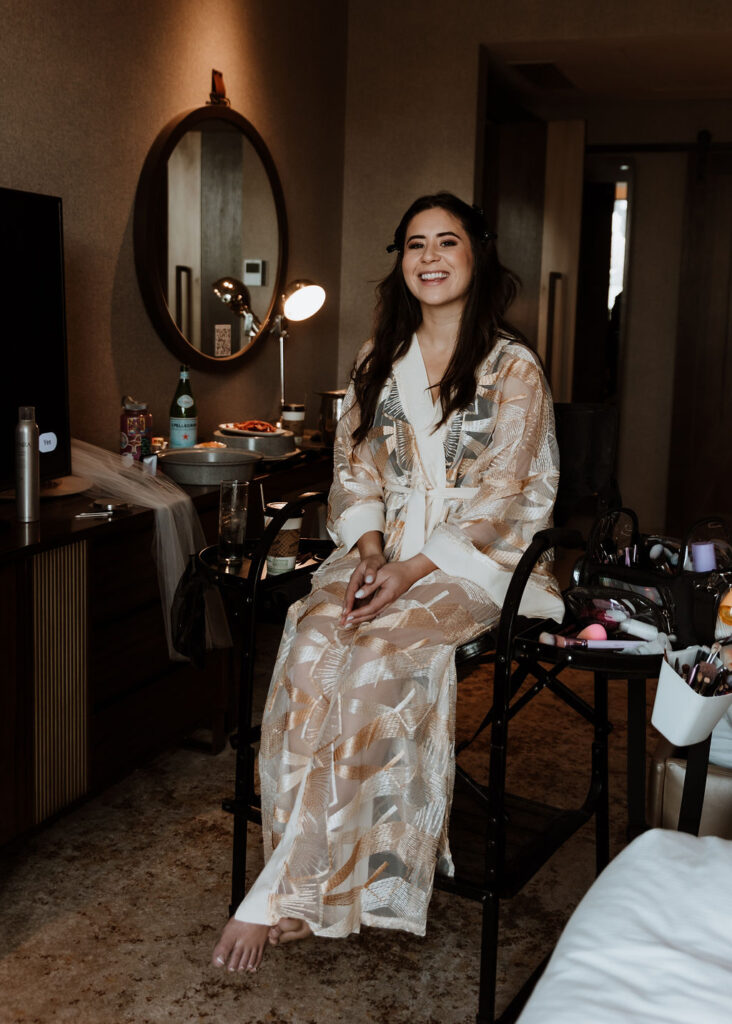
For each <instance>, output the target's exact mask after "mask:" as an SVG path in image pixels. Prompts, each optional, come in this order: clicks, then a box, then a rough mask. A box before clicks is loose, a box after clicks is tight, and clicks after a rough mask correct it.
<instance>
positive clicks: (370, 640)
mask: <svg viewBox="0 0 732 1024" xmlns="http://www.w3.org/2000/svg"><path fill="white" fill-rule="evenodd" d="M428 384H429V382H428V379H427V373H426V370H425V366H424V363H423V361H422V356H421V353H420V349H419V345H418V343H417V340H416V337H415V338H413V339H412V344H411V346H410V349H409V351H408V353H407V354H406V355H405V356H404V357H403V358H402V359H401V360H399V361H398V362H397V363H396V364H395V366H394V367H393V370H392V373H391V375H390V377H389V379H388V380H387V381H386V383H385V385H384V387H383V389H382V392H381V395H380V397H379V401H378V405H377V410H376V416H375V420H374V425H373V427H372V429H371V430H370V431H369V434H368V436H367V438H366V439H365V440H364V441H362V442H361V443H360V444H358V445H356V446H354V445H353V442H352V440H351V434H352V432H353V429H354V427H355V426H356V424H357V422H358V416H359V410H358V407H357V406H356V404H355V400H354V393H353V388H351V389H350V390H349V392H348V394H347V396H346V401H345V405H344V408H345V412H344V414H343V416H342V418H341V420H340V422H339V424H338V430H337V436H336V442H335V452H334V480H333V486H332V489H331V492H330V501H329V521H328V528H329V531H330V533H331V535H332V537H333V539H334V540H335V542H336V544H337V545H338V546H337V548H336V550H335V551H334V553H333V554H332V555H331V556H330V557H329V558H328V559H327V561H326V562H324V564H323V565H322V566H321V567H320V569H319V570H318V572H317V573H316V574H315V577H314V581H313V589H312V592H311V593H310V594H309V595H308V596H307V597H306V598H304V599H303V600H302V601H299V602H298V603H297V604H295V605H293V606H292V607H291V608H290V611H289V615H288V618H287V622H286V625H285V630H284V633H283V637H282V642H281V646H280V651H279V654H278V658H277V663H276V666H275V670H274V675H273V679H272V683H271V687H270V692H269V696H268V699H267V704H266V708H265V713H264V720H263V725H262V743H261V748H260V755H259V768H260V779H261V788H262V820H263V834H264V843H265V856H266V858H267V862H266V864H265V867H264V870H263V871H262V873H261V874H260V876H259V877H258V879H257V880H256V882H255V883H254V885H253V887H252V888H251V890H250V891H249V893H248V894H247V896H246V898H245V900H244V902H243V903H242V904H241V906H240V907H239V909H238V911H237V913H236V915H235V916H236V918H237V919H239V920H244V921H253V922H257V923H261V924H272V923H275V922H276V921H277V920H278V919H279V918H280V917H295V918H299V919H304V920H306V921H307V922H308V924H309V925H310V927H311V929H312V931H313V932H314V933H315V934H317V935H326V936H344V935H347V934H349V933H350V932H353V931H359V930H360V926H361V924H365V925H376V926H380V927H382V928H400V929H403V930H405V931H409V932H414V933H416V934H418V935H423V934H424V931H425V922H426V914H427V905H428V903H429V899H430V895H431V892H432V884H433V876H434V870H435V867H436V866H437V865H438V862H439V867H440V870H443V871H445V872H447V873H451V872H452V870H453V869H452V861H451V858H450V851H449V847H448V842H447V822H448V817H449V811H450V802H451V799H452V787H453V779H454V756H453V748H454V719H455V691H456V679H455V664H454V652H455V649H456V647H457V646H458V645H460V644H461V643H463V642H465V641H466V640H468V639H469V638H470V637H472V636H474V635H476V634H477V633H479V632H480V631H481V630H483V629H484V628H486V627H488V626H490V625H492V624H494V623H495V622H496V621H497V619H498V617H499V614H500V607H501V604H502V602H503V598H504V596H505V593H506V589H507V587H508V583H509V581H510V578H511V573H512V570H513V569H514V567H515V566H516V564H517V562H518V560H519V558H520V557H521V554H522V553H523V551H524V550H525V549H526V547H527V546H528V544H529V542H530V540H531V538H532V536H533V534H534V533H535V532H536V531H537V530H540V529H542V528H544V527H546V526H547V525H549V524H550V521H551V512H552V506H553V503H554V497H555V492H556V486H557V481H558V476H559V471H558V457H557V447H556V441H555V438H554V422H553V414H552V405H551V400H550V396H549V394H548V391H547V387H546V383H545V380H544V377H543V374H542V371H541V368H540V366H539V365H538V363H537V360H536V359H535V357H534V355H533V354H532V353H531V351H530V350H529V349H527V348H526V347H525V346H523V345H520V344H517V343H516V342H512V341H510V340H509V339H506V338H503V339H500V340H499V341H498V342H497V344H496V345H495V347H494V348H493V350H492V351H491V353H490V355H489V356H488V358H487V359H486V360H485V362H484V363H483V365H482V366H481V368H480V371H479V375H478V386H477V391H476V395H475V399H474V401H473V402H472V403H471V405H470V406H468V407H467V408H466V409H464V410H463V411H462V412H459V413H456V414H454V415H453V416H452V417H451V418H450V420H449V422H448V423H447V424H445V425H444V426H443V427H441V428H439V429H438V430H437V431H435V430H434V427H435V424H436V423H437V422H438V421H439V419H440V415H441V410H440V406H439V403H438V404H437V406H435V405H433V403H432V399H431V397H430V392H429V391H428V390H427V389H428ZM368 530H379V531H382V532H383V534H384V553H385V555H386V558H387V560H389V561H393V560H399V559H406V558H409V557H410V556H412V555H414V554H416V553H418V552H420V551H421V552H423V553H424V554H425V555H427V556H428V557H429V558H430V559H431V561H432V562H434V564H435V565H436V566H437V568H436V569H435V570H434V571H433V572H431V573H430V574H429V575H427V576H425V577H423V578H422V579H421V580H419V581H418V582H417V583H415V584H414V585H413V586H412V587H411V588H410V589H409V590H408V591H407V592H406V593H405V594H403V595H402V597H400V598H399V599H398V600H397V601H395V602H394V603H393V604H392V605H390V606H388V607H387V608H386V609H384V610H383V611H382V612H381V614H379V615H378V616H377V617H376V618H375V619H374V620H373V621H371V622H367V623H364V624H362V625H359V626H358V627H356V628H354V627H352V626H351V627H346V628H343V627H341V626H339V617H340V614H341V609H342V605H343V599H344V595H345V590H346V586H347V584H348V580H349V578H350V576H351V573H352V572H353V570H354V568H355V567H356V565H358V562H359V555H358V549H357V548H356V547H355V544H356V541H357V540H358V539H359V538H360V537H361V536H362V535H363V534H364V533H365V532H366V531H368ZM521 611H522V613H523V614H526V615H534V616H541V617H553V618H556V619H557V620H561V618H562V614H563V605H562V600H561V597H560V595H559V591H558V588H557V585H556V582H555V581H554V579H553V577H552V576H551V575H550V573H549V571H548V568H547V566H546V565H545V564H540V565H539V566H538V567H537V569H536V571H535V572H534V574H533V576H532V578H531V580H530V582H529V584H528V586H527V588H526V592H525V596H524V600H523V603H522V606H521Z"/></svg>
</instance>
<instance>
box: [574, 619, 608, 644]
mask: <svg viewBox="0 0 732 1024" xmlns="http://www.w3.org/2000/svg"><path fill="white" fill-rule="evenodd" d="M577 639H578V640H607V633H606V632H605V627H604V626H601V625H600V623H599V622H591V623H590V624H589V626H585V628H584V629H582V630H580V632H579V633H578V634H577Z"/></svg>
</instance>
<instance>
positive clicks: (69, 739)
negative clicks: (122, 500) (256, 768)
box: [0, 453, 330, 843]
mask: <svg viewBox="0 0 732 1024" xmlns="http://www.w3.org/2000/svg"><path fill="white" fill-rule="evenodd" d="M329 480H330V457H329V456H328V455H327V454H325V453H324V454H322V455H320V456H310V457H308V458H300V459H295V460H288V464H287V465H284V466H282V467H276V466H275V467H274V469H273V471H271V472H268V473H265V474H263V475H262V476H261V477H260V478H258V479H257V480H256V481H255V484H254V487H253V489H252V491H253V501H254V499H255V497H258V495H259V490H260V484H261V488H262V489H263V491H264V495H265V498H266V500H267V501H271V500H278V499H285V498H290V497H294V496H295V495H297V494H299V493H301V492H302V491H304V490H309V489H323V488H327V486H328V484H329ZM194 490H195V492H196V493H193V494H192V497H193V500H194V504H195V505H196V508H197V511H198V513H199V517H200V519H201V523H202V525H203V529H204V534H205V536H206V539H207V543H213V542H214V541H215V539H216V524H217V511H218V492H217V490H215V489H204V488H196V489H194ZM88 507H89V499H88V498H85V497H83V496H81V497H75V498H63V499H58V500H56V501H54V502H50V503H44V504H43V505H42V512H41V521H40V523H39V524H34V525H33V526H31V527H21V526H20V525H19V524H17V523H15V522H14V519H13V513H14V509H13V508H12V506H6V507H5V508H0V634H1V636H2V652H3V654H2V663H1V665H0V843H3V842H7V841H8V840H10V839H12V838H13V837H14V836H17V835H19V834H21V833H22V832H25V831H27V830H28V829H29V828H31V827H32V826H34V825H37V824H39V823H41V822H43V821H45V820H46V819H48V818H49V817H51V816H53V815H56V814H57V813H59V812H60V811H62V810H64V809H65V808H68V807H69V806H71V805H73V804H74V803H76V802H77V801H78V800H80V799H82V798H84V797H86V796H88V795H89V794H91V793H96V792H99V791H100V790H101V789H103V788H104V787H105V786H107V785H109V784H110V783H111V782H113V781H115V780H116V779H119V778H120V777H121V776H123V775H124V774H125V773H127V772H129V771H130V770H132V769H133V768H134V767H135V766H137V765H139V764H140V763H141V762H142V761H144V760H145V759H146V758H148V757H150V756H152V755H153V754H155V753H156V752H158V751H160V750H161V749H164V748H165V747H166V746H169V745H170V744H172V743H174V742H176V741H179V740H180V739H181V738H183V737H185V736H187V735H190V734H191V733H192V732H194V731H195V730H197V729H200V728H208V729H210V735H211V737H212V749H220V748H221V746H222V745H223V743H224V742H225V738H226V735H227V732H228V731H229V729H230V728H231V727H232V726H233V709H234V706H235V701H234V692H233V686H234V682H233V681H234V679H235V678H236V676H235V673H234V671H233V669H234V666H233V660H232V654H231V651H230V650H218V651H209V652H207V658H206V664H205V666H204V668H203V669H200V670H199V669H197V668H195V667H194V666H193V665H192V664H191V663H190V662H187V661H186V662H180V661H171V660H170V659H169V657H168V650H167V643H166V639H165V629H164V622H163V609H162V605H161V601H160V592H159V589H158V579H157V570H156V567H155V562H154V559H153V537H154V515H153V512H152V511H149V510H144V509H140V510H137V511H133V512H130V513H127V514H124V515H122V516H120V517H119V518H117V519H116V520H114V521H112V522H109V523H107V522H102V523H100V522H95V521H89V520H81V521H80V520H77V519H75V518H74V516H75V515H76V513H77V512H79V511H82V510H86V509H87V508H88ZM252 520H253V523H254V528H255V529H257V528H258V517H257V515H256V514H255V515H254V516H253V517H252Z"/></svg>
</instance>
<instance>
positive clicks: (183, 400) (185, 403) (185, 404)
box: [175, 395, 193, 409]
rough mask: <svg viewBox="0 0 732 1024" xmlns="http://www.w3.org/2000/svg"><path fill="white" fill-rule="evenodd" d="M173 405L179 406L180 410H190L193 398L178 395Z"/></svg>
mask: <svg viewBox="0 0 732 1024" xmlns="http://www.w3.org/2000/svg"><path fill="white" fill-rule="evenodd" d="M175 404H176V405H179V406H180V407H181V409H190V407H191V406H192V405H193V396H192V395H180V396H179V397H178V398H176V400H175Z"/></svg>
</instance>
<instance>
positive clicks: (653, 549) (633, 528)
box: [565, 508, 732, 648]
mask: <svg viewBox="0 0 732 1024" xmlns="http://www.w3.org/2000/svg"><path fill="white" fill-rule="evenodd" d="M731 537H732V526H731V524H730V523H729V521H727V520H725V519H724V518H723V517H707V518H704V519H700V520H698V521H697V522H695V523H694V524H693V526H692V527H691V528H690V529H689V530H688V531H687V533H686V535H685V537H684V539H683V540H682V541H679V540H676V539H674V538H669V537H662V536H655V535H650V534H642V533H641V532H640V530H639V528H638V517H637V516H636V514H635V512H634V511H633V510H632V509H629V508H621V509H615V510H613V511H612V512H608V513H606V514H605V515H603V516H601V517H600V519H598V520H597V522H596V523H595V525H594V526H593V528H592V531H591V533H590V537H589V541H588V544H587V551H586V554H585V555H584V556H583V557H582V558H581V559H580V560H579V562H578V563H577V565H576V566H575V569H574V572H573V574H572V575H573V582H574V586H573V587H572V588H570V590H569V591H568V592H567V593H566V594H565V599H566V602H567V609H568V613H569V615H570V616H571V617H572V618H574V619H575V620H576V621H578V622H583V623H584V622H587V621H590V620H591V618H592V614H593V607H597V605H598V603H599V604H600V605H601V606H603V605H605V604H607V603H608V602H610V603H611V605H615V604H617V605H618V606H619V607H621V608H624V609H625V610H626V611H627V613H628V614H629V615H632V617H633V619H635V620H637V621H639V622H641V623H643V622H645V623H648V624H649V625H653V626H655V627H656V628H657V629H658V630H659V632H663V633H666V634H667V635H672V636H674V637H675V639H674V640H673V646H674V647H675V648H680V647H689V646H691V645H694V644H711V643H713V642H714V641H715V639H716V640H721V641H724V640H726V639H727V638H728V637H732V543H731V540H730V538H731ZM695 566H696V567H697V569H700V571H695Z"/></svg>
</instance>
